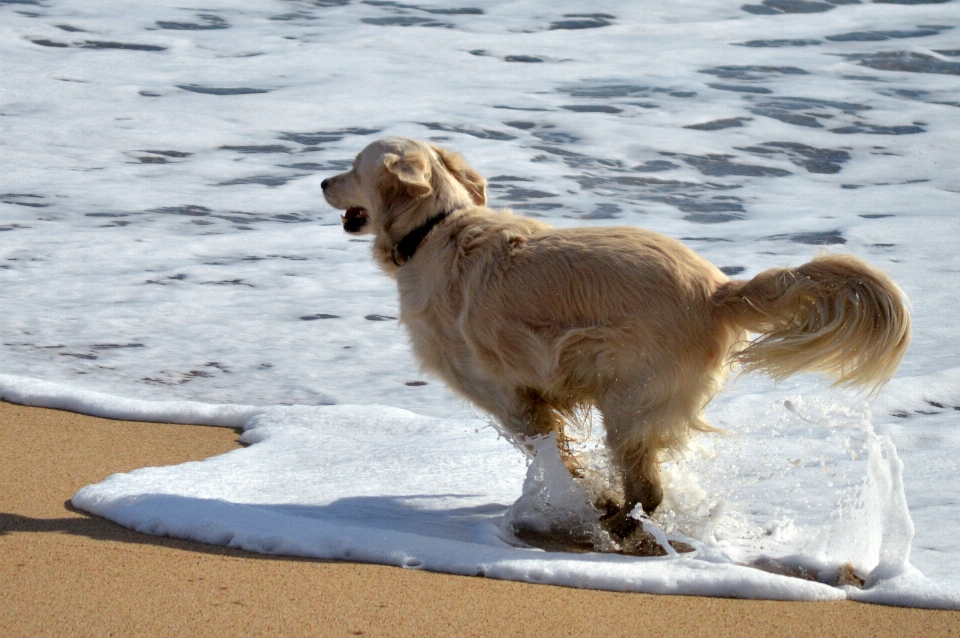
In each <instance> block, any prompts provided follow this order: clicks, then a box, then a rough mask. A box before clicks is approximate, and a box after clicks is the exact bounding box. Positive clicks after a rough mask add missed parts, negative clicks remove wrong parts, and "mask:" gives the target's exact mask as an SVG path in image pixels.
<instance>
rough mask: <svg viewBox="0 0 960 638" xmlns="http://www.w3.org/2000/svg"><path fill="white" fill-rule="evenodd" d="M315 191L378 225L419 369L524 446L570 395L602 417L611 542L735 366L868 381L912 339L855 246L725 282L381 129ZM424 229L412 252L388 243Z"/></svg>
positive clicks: (667, 243) (713, 272)
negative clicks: (553, 213)
mask: <svg viewBox="0 0 960 638" xmlns="http://www.w3.org/2000/svg"><path fill="white" fill-rule="evenodd" d="M322 188H323V193H324V196H325V198H326V200H327V201H328V202H329V203H330V205H332V206H333V207H334V208H337V209H340V210H343V211H345V213H344V215H343V218H342V219H343V224H344V228H345V230H347V231H348V232H350V233H354V234H371V235H373V239H374V241H373V256H374V259H375V260H376V262H377V264H378V265H379V266H380V267H381V268H382V269H383V270H384V271H385V272H387V273H388V274H389V275H391V276H393V277H394V278H395V279H396V281H397V287H398V290H399V294H400V320H401V322H402V323H403V324H404V325H405V326H406V329H407V330H408V331H409V334H410V338H411V341H412V345H413V350H414V353H415V354H416V356H417V358H418V359H419V361H420V363H421V364H422V366H423V368H424V369H425V370H426V371H428V372H430V373H433V374H435V375H436V376H438V377H440V378H441V379H442V380H443V381H444V382H446V384H447V385H448V386H449V387H451V388H452V389H453V390H455V391H456V392H457V393H459V394H460V395H462V396H464V397H466V398H467V399H469V400H470V401H471V402H473V403H474V404H475V405H477V406H478V407H479V408H481V409H483V410H485V411H486V412H488V413H489V414H491V415H492V416H493V417H494V418H495V419H496V420H497V422H498V423H499V425H500V428H501V429H502V431H503V432H504V433H505V434H506V435H508V436H509V437H511V438H512V440H514V441H515V442H516V443H517V444H518V445H519V446H521V447H522V446H523V442H524V440H525V439H526V438H527V437H533V436H538V435H546V434H549V433H551V432H556V433H557V434H558V435H559V436H560V440H562V435H563V424H564V418H565V416H568V415H570V414H571V413H573V411H575V410H577V409H578V408H584V407H595V408H596V409H597V410H598V411H599V412H600V413H601V415H602V417H603V423H604V426H605V429H606V445H607V448H608V451H609V455H610V458H611V461H612V462H613V464H614V465H615V467H616V468H617V469H618V471H619V472H620V473H621V476H622V479H623V485H624V494H623V500H622V502H621V503H618V504H617V507H615V508H613V509H612V516H611V517H610V519H609V520H608V521H607V525H608V528H609V529H610V530H611V532H612V533H614V534H616V535H618V536H621V537H623V536H625V535H627V534H629V533H630V532H631V531H632V529H633V528H635V527H636V522H635V519H633V518H632V517H631V516H630V513H631V511H632V510H633V509H634V507H635V506H636V505H638V504H639V505H641V506H642V507H643V509H644V510H645V511H646V512H653V511H654V510H655V509H656V508H657V506H658V505H659V504H660V501H661V500H662V497H663V491H662V487H661V482H660V474H659V463H660V456H661V453H662V452H663V451H664V450H668V449H674V448H677V447H678V446H679V445H680V444H681V443H682V442H683V441H684V439H685V438H686V437H687V436H688V435H689V434H690V432H691V431H692V430H694V431H695V430H700V431H704V430H709V429H711V428H710V426H709V425H707V423H706V422H705V421H704V420H703V412H704V408H705V407H706V405H707V402H708V401H710V399H711V398H712V397H713V395H714V394H715V393H716V392H717V391H718V389H719V388H720V386H721V384H722V382H723V380H724V377H725V374H726V371H727V370H728V369H729V367H730V364H731V363H739V364H742V365H743V366H744V367H745V368H746V369H747V370H755V371H760V372H765V373H767V374H769V375H771V376H773V377H774V378H777V379H780V378H784V377H786V376H789V375H791V374H794V373H797V372H801V371H818V372H822V373H825V374H826V375H828V376H830V377H832V378H833V379H834V380H835V381H836V382H837V383H838V384H841V385H855V386H863V387H868V388H877V387H879V386H880V385H882V384H883V383H885V382H886V381H887V380H889V378H890V377H891V376H892V375H893V373H894V372H895V371H896V368H897V366H898V365H899V362H900V360H901V358H902V357H903V354H904V352H905V351H906V348H907V345H908V343H909V340H910V318H909V315H908V313H907V311H906V309H905V307H904V303H903V299H902V293H901V292H900V290H899V288H897V286H896V285H895V284H894V283H893V282H892V281H890V280H889V279H888V278H887V277H886V276H885V275H883V274H882V273H880V272H879V271H877V270H875V269H874V268H872V267H870V266H868V265H867V264H865V263H864V262H862V261H861V260H859V259H857V258H855V257H853V256H850V255H824V256H820V257H817V258H816V259H814V260H813V261H811V262H810V263H808V264H805V265H803V266H800V267H797V268H788V269H774V270H769V271H766V272H764V273H761V274H759V275H757V276H756V277H754V278H753V279H751V280H749V281H731V280H729V278H728V277H727V276H726V275H724V274H723V273H722V272H720V270H718V269H717V268H716V267H715V266H713V265H712V264H710V263H709V262H708V261H706V260H705V259H703V258H702V257H700V256H699V255H697V254H696V253H694V252H693V251H692V250H690V249H689V248H687V247H686V246H684V245H683V244H681V243H679V242H677V241H675V240H673V239H671V238H669V237H666V236H664V235H660V234H658V233H654V232H650V231H647V230H643V229H640V228H633V227H605V228H570V229H555V228H551V227H550V226H548V225H547V224H544V223H543V222H540V221H537V220H534V219H529V218H524V217H521V216H519V215H515V214H513V213H512V212H510V211H494V210H491V209H489V208H487V207H486V180H485V179H484V178H483V177H482V176H481V175H480V174H479V173H477V172H476V171H475V170H474V169H473V168H471V167H470V166H469V165H468V164H467V163H466V161H465V160H464V159H463V158H462V157H461V156H460V155H458V154H456V153H453V152H451V151H449V150H446V149H443V148H440V147H437V146H434V145H430V144H428V143H425V142H421V141H417V140H413V139H407V138H387V139H383V140H379V141H377V142H374V143H372V144H370V145H369V146H368V147H366V148H365V149H364V150H363V151H362V152H361V153H360V154H359V155H358V156H357V158H356V160H355V162H354V163H353V167H352V168H351V169H350V170H349V171H347V172H345V173H342V174H340V175H336V176H334V177H331V178H329V179H327V180H324V182H323V184H322ZM421 235H423V237H422V241H420V242H419V243H418V245H416V246H414V252H413V253H412V254H408V252H409V251H405V250H399V249H400V248H403V246H404V245H407V248H409V244H410V243H411V241H410V238H411V237H416V238H417V239H420V236H421ZM748 333H753V334H754V335H758V336H755V337H754V338H753V340H752V341H748V340H747V335H748Z"/></svg>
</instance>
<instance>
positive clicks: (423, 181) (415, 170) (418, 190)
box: [383, 151, 433, 198]
mask: <svg viewBox="0 0 960 638" xmlns="http://www.w3.org/2000/svg"><path fill="white" fill-rule="evenodd" d="M383 166H384V168H386V169H387V170H388V171H390V173H392V174H393V175H394V176H395V177H396V178H397V179H398V180H400V184H401V185H402V186H403V187H404V188H405V189H406V191H407V193H409V194H410V196H411V197H414V198H420V197H426V196H427V195H429V194H430V193H432V192H433V187H432V186H430V162H429V161H428V160H427V158H426V156H424V154H423V153H419V152H416V151H413V152H410V153H404V154H403V155H396V154H394V153H387V154H386V155H384V156H383Z"/></svg>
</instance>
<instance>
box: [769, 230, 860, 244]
mask: <svg viewBox="0 0 960 638" xmlns="http://www.w3.org/2000/svg"><path fill="white" fill-rule="evenodd" d="M770 239H787V240H789V241H792V242H794V243H795V244H807V245H809V246H829V245H834V244H845V243H847V240H846V238H845V237H844V236H843V234H842V233H841V232H840V231H839V230H828V231H823V232H817V233H794V234H792V235H773V236H771V237H770Z"/></svg>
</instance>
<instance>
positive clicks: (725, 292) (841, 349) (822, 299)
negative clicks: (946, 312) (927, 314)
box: [713, 255, 910, 390]
mask: <svg viewBox="0 0 960 638" xmlns="http://www.w3.org/2000/svg"><path fill="white" fill-rule="evenodd" d="M904 300H905V297H904V295H903V292H902V291H901V290H900V288H898V287H897V285H896V284H894V283H893V282H892V281H891V280H890V279H889V278H888V277H887V276H886V275H884V274H883V273H881V272H879V271H878V270H876V269H874V268H872V267H870V266H868V265H867V264H866V263H865V262H863V261H861V260H860V259H857V258H856V257H852V256H850V255H824V256H820V257H817V258H816V259H814V260H813V261H811V262H810V263H808V264H804V265H803V266H800V267H798V268H788V269H773V270H768V271H766V272H763V273H760V274H759V275H757V276H756V277H754V278H753V279H751V280H750V281H730V282H727V283H725V284H723V285H722V286H720V288H718V289H717V291H716V292H715V293H714V295H713V301H714V303H715V304H716V308H717V313H718V318H719V319H720V320H721V322H722V323H724V324H726V326H727V327H728V328H733V329H745V330H747V331H748V332H754V333H759V335H760V336H759V337H757V338H756V339H754V340H753V341H752V342H750V343H749V344H748V345H747V346H746V347H745V348H743V349H742V350H740V351H739V352H737V353H736V354H735V355H734V359H735V360H737V361H739V362H740V363H741V364H742V365H743V366H744V368H745V369H746V370H748V371H751V370H752V371H758V372H764V373H766V374H769V375H770V376H772V377H773V378H775V379H777V380H780V379H784V378H786V377H788V376H790V375H792V374H796V373H798V372H802V371H810V372H822V373H825V374H827V375H828V376H830V377H833V379H834V380H835V385H843V386H860V387H869V388H871V389H873V390H876V389H877V388H879V387H880V386H882V385H883V384H885V383H886V382H887V381H889V380H890V378H891V377H892V376H893V374H894V373H895V372H896V370H897V366H899V365H900V360H901V359H902V358H903V355H904V353H905V352H906V351H907V346H908V345H909V343H910V315H909V313H908V312H907V309H906V307H905V305H904Z"/></svg>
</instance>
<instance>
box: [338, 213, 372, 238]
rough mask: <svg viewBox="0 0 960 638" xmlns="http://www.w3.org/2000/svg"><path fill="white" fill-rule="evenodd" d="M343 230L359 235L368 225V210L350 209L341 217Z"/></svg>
mask: <svg viewBox="0 0 960 638" xmlns="http://www.w3.org/2000/svg"><path fill="white" fill-rule="evenodd" d="M340 221H341V222H343V229H344V230H345V231H347V232H348V233H359V232H360V231H361V230H362V229H363V227H364V226H366V225H367V209H366V208H360V207H359V206H356V207H353V208H348V209H347V210H346V211H345V212H344V214H343V215H341V216H340Z"/></svg>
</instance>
